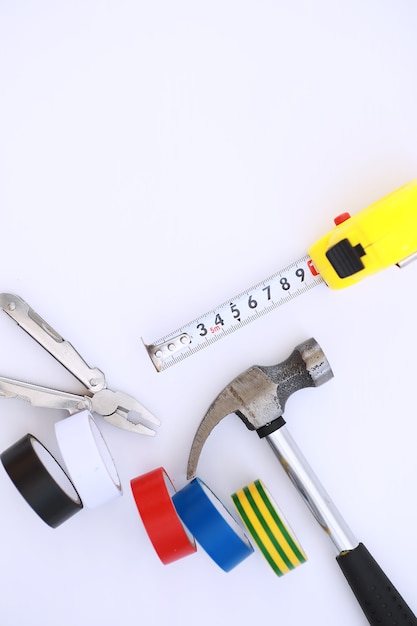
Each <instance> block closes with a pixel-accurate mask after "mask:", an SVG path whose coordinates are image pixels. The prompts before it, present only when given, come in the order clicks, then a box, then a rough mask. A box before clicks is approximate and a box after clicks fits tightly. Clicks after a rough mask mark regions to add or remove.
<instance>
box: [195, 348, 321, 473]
mask: <svg viewBox="0 0 417 626" xmlns="http://www.w3.org/2000/svg"><path fill="white" fill-rule="evenodd" d="M332 376H333V373H332V370H331V368H330V365H329V363H328V361H327V359H326V357H325V356H324V354H323V351H322V349H321V348H320V346H319V344H318V343H317V341H316V340H315V339H308V340H307V341H304V342H303V343H301V344H299V345H298V346H297V347H296V348H295V350H294V351H293V353H292V354H291V355H290V356H289V357H288V359H287V360H286V361H283V362H282V363H279V364H277V365H272V366H267V367H263V366H258V365H254V366H253V367H250V368H249V369H247V370H245V371H244V372H243V373H242V374H239V376H237V377H236V378H235V379H233V380H232V382H230V383H229V384H228V385H227V386H226V387H225V388H224V389H223V391H221V392H220V394H219V395H218V396H217V398H216V399H215V400H214V402H213V403H212V404H211V406H210V407H209V409H208V411H207V413H206V414H205V416H204V417H203V419H202V421H201V423H200V425H199V427H198V429H197V432H196V434H195V436H194V440H193V443H192V445H191V451H190V456H189V459H188V467H187V478H189V479H190V478H193V477H194V476H195V474H196V471H197V463H198V460H199V458H200V454H201V450H202V448H203V445H204V443H205V441H206V439H207V438H208V436H209V434H210V433H211V431H212V430H213V428H214V427H215V426H217V424H219V422H221V420H222V419H223V418H224V417H226V415H230V413H236V414H237V415H238V416H239V417H240V418H241V419H242V420H243V421H244V423H245V425H246V426H247V427H248V428H249V429H250V430H257V431H258V434H260V433H261V429H263V428H264V427H269V425H270V424H271V423H273V422H275V421H276V420H277V419H278V418H280V417H281V416H282V414H283V412H284V408H285V403H286V401H287V399H288V397H289V396H290V395H291V394H292V393H294V392H296V391H298V390H299V389H302V388H304V387H317V386H319V385H321V384H323V383H324V382H326V381H327V380H329V379H330V378H331V377H332ZM282 423H283V422H281V424H282ZM272 430H274V428H272ZM260 436H261V435H260ZM262 436H263V435H262Z"/></svg>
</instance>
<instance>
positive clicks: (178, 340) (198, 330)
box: [145, 255, 323, 372]
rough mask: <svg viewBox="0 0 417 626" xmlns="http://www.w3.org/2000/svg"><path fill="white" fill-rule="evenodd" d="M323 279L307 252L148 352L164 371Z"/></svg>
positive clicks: (156, 364) (158, 342)
mask: <svg viewBox="0 0 417 626" xmlns="http://www.w3.org/2000/svg"><path fill="white" fill-rule="evenodd" d="M322 282H323V279H322V278H321V276H320V274H319V273H318V272H317V270H316V268H315V267H314V265H313V262H312V260H311V258H310V257H309V256H308V255H306V256H305V257H303V258H301V259H299V260H298V261H295V262H294V263H292V264H291V265H288V266H287V267H284V268H283V269H281V270H279V271H278V272H276V273H275V274H273V275H272V276H270V277H269V278H266V279H265V280H263V281H261V282H259V283H257V284H256V285H254V286H253V287H251V288H250V289H246V290H245V291H243V292H241V293H240V294H238V295H237V296H235V297H233V298H231V299H230V300H226V301H225V302H223V303H222V304H220V305H219V306H218V307H216V308H214V309H212V310H211V311H209V312H207V313H204V314H203V315H201V316H200V317H198V318H196V319H194V320H193V321H192V322H189V323H188V324H186V325H185V326H182V327H181V328H179V329H177V330H176V331H174V332H172V333H170V334H168V335H165V336H164V337H161V338H160V339H158V340H157V341H154V342H153V343H151V344H145V347H146V350H147V352H148V355H149V356H150V358H151V360H152V363H153V364H154V366H155V368H156V370H157V371H158V372H161V371H163V370H165V369H167V368H168V367H171V366H172V365H175V364H176V363H179V362H181V361H182V360H183V359H185V358H187V357H189V356H191V355H192V354H194V353H196V352H198V351H199V350H202V349H204V348H207V347H208V346H209V345H211V344H213V343H215V342H217V341H219V340H220V339H223V338H224V337H226V336H227V335H229V334H231V333H233V332H235V331H237V330H239V329H240V328H242V327H243V326H246V325H247V324H250V323H252V322H253V321H255V320H256V319H258V318H259V317H261V316H262V315H265V314H266V313H270V312H271V311H273V310H274V309H276V308H277V307H279V306H281V305H283V304H286V303H287V302H289V301H290V300H293V299H294V298H296V297H297V296H299V295H301V294H302V293H304V292H306V291H308V290H309V289H311V288H313V287H315V286H316V285H319V284H320V283H322Z"/></svg>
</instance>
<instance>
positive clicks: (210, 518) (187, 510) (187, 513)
mask: <svg viewBox="0 0 417 626" xmlns="http://www.w3.org/2000/svg"><path fill="white" fill-rule="evenodd" d="M172 502H173V503H174V506H175V508H176V511H177V513H178V515H179V516H180V518H181V520H182V522H183V523H184V525H185V526H187V528H188V530H189V531H190V533H192V535H194V537H195V539H196V540H197V541H198V543H199V544H200V546H201V547H202V548H203V550H205V551H206V552H207V554H208V555H209V556H210V557H211V558H212V559H213V561H214V562H215V563H217V565H218V566H219V567H221V568H222V569H223V570H224V571H225V572H229V571H230V570H231V569H233V568H234V567H236V565H239V563H241V562H242V561H243V560H244V559H246V558H247V557H248V556H250V555H251V554H252V553H253V548H252V546H251V544H250V542H249V539H248V538H247V537H246V535H245V533H244V532H243V530H242V529H241V528H240V526H239V525H238V524H237V522H236V521H235V520H234V518H233V517H232V516H231V514H230V513H229V511H228V510H227V509H226V508H225V507H224V506H223V504H222V503H221V502H220V500H218V498H217V497H216V496H215V495H214V493H213V492H212V491H211V490H210V489H209V488H208V487H207V485H206V484H205V483H204V482H203V481H202V480H200V479H199V478H194V480H192V481H191V482H190V483H188V485H186V486H185V487H184V488H183V489H181V490H180V491H178V492H177V493H176V494H174V495H173V497H172ZM226 517H227V518H229V521H226V519H225V518H226Z"/></svg>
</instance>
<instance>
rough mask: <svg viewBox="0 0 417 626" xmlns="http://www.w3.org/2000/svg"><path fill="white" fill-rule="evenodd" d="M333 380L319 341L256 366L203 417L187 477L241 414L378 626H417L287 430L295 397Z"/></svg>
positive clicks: (236, 380)
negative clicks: (216, 433) (226, 422)
mask: <svg viewBox="0 0 417 626" xmlns="http://www.w3.org/2000/svg"><path fill="white" fill-rule="evenodd" d="M331 378H333V372H332V370H331V367H330V365H329V362H328V361H327V358H326V356H325V354H324V352H323V350H322V349H321V347H320V346H319V344H318V343H317V341H316V340H315V339H308V340H307V341H305V342H304V343H301V344H299V345H298V346H296V348H295V349H294V351H293V352H292V354H291V355H290V356H289V357H288V359H286V360H285V361H283V362H282V363H278V364H277V365H271V366H259V365H254V366H253V367H250V368H249V369H247V370H246V371H244V372H243V373H242V374H240V375H239V376H237V377H236V378H235V379H234V380H232V382H231V383H229V384H228V385H227V387H225V388H224V389H223V391H222V392H221V393H220V394H219V395H218V396H217V398H216V399H215V400H214V402H213V403H212V404H211V406H210V407H209V409H208V411H207V413H206V414H205V416H204V417H203V419H202V421H201V423H200V425H199V427H198V429H197V432H196V434H195V436H194V440H193V443H192V446H191V451H190V455H189V459H188V467H187V478H188V479H191V478H193V477H194V476H195V474H196V470H197V463H198V460H199V458H200V454H201V451H202V448H203V445H204V443H205V441H206V439H207V438H208V436H209V434H210V432H211V431H212V430H213V428H214V427H215V426H216V425H217V424H219V423H220V421H221V420H222V419H223V418H224V417H226V416H227V415H229V414H230V413H236V415H238V416H239V417H240V418H241V419H242V421H243V422H244V423H245V425H246V426H247V428H249V430H256V432H257V434H258V435H259V437H261V438H265V439H266V441H267V442H268V443H269V445H270V446H271V448H272V450H273V452H274V454H275V455H276V456H277V458H278V460H279V461H280V463H281V465H282V466H283V468H284V470H285V472H286V473H287V475H288V476H289V478H290V479H291V481H292V482H293V483H294V485H295V487H296V488H297V490H298V492H299V493H300V495H301V496H302V498H303V500H304V501H305V503H306V504H307V506H308V507H309V509H310V511H311V512H312V514H313V515H314V517H315V518H316V520H317V521H318V523H319V524H320V526H321V527H322V528H323V529H324V531H325V532H326V533H327V535H328V536H329V537H330V539H331V540H332V541H333V543H334V545H335V546H336V549H337V556H336V561H337V563H338V564H339V566H340V568H341V570H342V572H343V574H344V576H345V578H346V580H347V581H348V583H349V585H350V587H351V589H352V591H353V593H354V594H355V596H356V599H357V600H358V602H359V604H360V606H361V608H362V610H363V612H364V614H365V616H366V618H367V620H368V622H369V623H370V624H371V625H372V626H377V625H378V626H392V625H393V624H404V626H417V618H416V616H415V615H414V613H413V612H412V611H411V609H410V607H409V606H408V605H407V604H406V602H405V600H404V599H403V598H402V597H401V595H400V594H399V593H398V591H397V590H396V589H395V587H394V585H393V584H392V583H391V581H390V580H389V579H388V578H387V576H386V575H385V573H384V572H383V570H382V569H381V567H380V566H379V565H378V563H377V562H376V561H375V559H374V558H373V557H372V555H371V554H370V553H369V551H368V550H367V548H366V547H365V546H364V544H363V543H360V542H359V541H358V540H357V539H356V538H355V536H354V534H353V533H352V531H351V529H350V528H349V526H348V525H347V523H346V522H345V520H344V519H343V517H342V516H341V514H340V513H339V511H338V510H337V508H336V507H335V505H334V504H333V502H332V501H331V499H330V497H329V495H328V494H327V492H326V491H325V489H324V487H323V485H322V484H321V483H320V481H319V479H318V478H317V476H316V475H315V474H314V472H313V470H312V468H311V467H310V465H309V463H308V462H307V460H306V458H305V457H304V456H303V454H302V452H301V450H300V449H299V447H298V446H297V444H296V443H295V441H294V439H293V438H292V437H291V435H290V433H289V432H288V430H287V428H286V426H285V420H284V418H283V413H284V409H285V403H286V401H287V400H288V398H289V397H290V395H291V394H293V393H294V392H296V391H298V390H299V389H303V388H304V387H319V386H320V385H322V384H323V383H326V382H327V381H328V380H330V379H331Z"/></svg>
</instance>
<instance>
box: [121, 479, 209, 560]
mask: <svg viewBox="0 0 417 626" xmlns="http://www.w3.org/2000/svg"><path fill="white" fill-rule="evenodd" d="M130 486H131V489H132V493H133V497H134V500H135V502H136V506H137V508H138V511H139V515H140V516H141V518H142V522H143V525H144V526H145V530H146V532H147V533H148V537H149V539H150V540H151V543H152V545H153V547H154V549H155V551H156V553H157V555H158V556H159V558H160V559H161V561H162V563H164V564H165V565H167V564H168V563H172V562H173V561H177V560H178V559H182V558H183V557H185V556H189V555H190V554H194V552H196V551H197V546H196V544H195V541H194V537H192V535H191V534H190V533H189V532H188V530H187V529H186V528H185V526H184V525H183V523H182V521H181V520H180V518H179V516H178V513H177V512H176V510H175V507H174V505H173V503H172V497H173V495H174V494H175V488H174V485H173V484H172V482H171V480H170V478H169V476H168V474H167V473H166V471H165V470H164V468H163V467H158V468H157V469H154V470H152V471H151V472H148V473H147V474H143V475H142V476H138V477H137V478H132V480H131V481H130Z"/></svg>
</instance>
